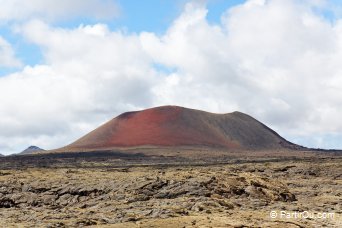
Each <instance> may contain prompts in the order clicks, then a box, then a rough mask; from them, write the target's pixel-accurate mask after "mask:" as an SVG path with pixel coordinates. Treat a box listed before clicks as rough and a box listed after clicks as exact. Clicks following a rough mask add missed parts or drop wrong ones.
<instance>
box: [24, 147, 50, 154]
mask: <svg viewBox="0 0 342 228" xmlns="http://www.w3.org/2000/svg"><path fill="white" fill-rule="evenodd" d="M41 151H45V150H44V149H41V148H39V147H38V146H29V147H28V148H26V149H25V150H23V151H22V152H20V153H19V154H34V153H36V152H41Z"/></svg>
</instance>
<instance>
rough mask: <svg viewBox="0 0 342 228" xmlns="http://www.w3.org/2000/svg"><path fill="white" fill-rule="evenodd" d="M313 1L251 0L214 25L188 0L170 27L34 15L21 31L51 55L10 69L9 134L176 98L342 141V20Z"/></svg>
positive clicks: (78, 131)
mask: <svg viewBox="0 0 342 228" xmlns="http://www.w3.org/2000/svg"><path fill="white" fill-rule="evenodd" d="M310 4H311V3H310V2H309V1H303V2H301V3H298V1H290V0H289V1H281V0H272V1H248V2H246V3H245V4H243V5H240V6H238V7H235V8H233V9H231V10H229V11H227V12H226V13H225V14H224V15H223V16H222V23H221V24H218V25H212V24H210V23H208V21H207V20H206V14H207V10H206V8H205V7H204V5H203V4H192V3H189V4H187V5H186V7H185V9H184V12H183V13H182V14H181V15H180V16H179V17H178V18H177V19H176V20H175V21H174V22H173V24H172V25H171V26H170V27H169V29H168V30H167V32H166V33H165V34H163V35H162V36H159V35H156V34H154V33H147V32H143V33H141V34H126V33H124V32H121V31H110V29H109V28H108V27H107V26H106V25H104V24H95V25H85V26H83V25H81V26H79V27H78V28H75V29H63V28H55V27H52V26H50V25H48V24H46V23H44V22H42V21H41V20H31V21H30V22H28V23H25V24H24V25H23V26H21V27H20V28H19V29H18V32H19V34H21V35H22V36H24V37H25V39H27V40H28V41H29V42H32V43H34V44H35V45H38V46H39V47H41V49H42V51H43V56H44V60H45V63H44V64H41V65H36V66H27V67H25V68H24V69H23V70H22V71H20V72H17V73H15V74H12V75H8V76H6V77H3V78H0V103H1V106H0V135H1V137H0V145H1V147H2V148H7V149H3V150H7V153H8V152H13V151H15V150H17V151H18V148H21V149H24V147H26V146H28V145H29V144H37V145H38V146H42V147H45V148H48V149H50V148H54V147H58V146H63V145H65V144H66V143H69V142H71V141H72V140H74V139H76V138H77V137H78V136H81V135H82V134H84V133H86V132H87V131H89V130H91V129H92V128H94V127H96V126H97V125H98V124H99V123H100V122H103V121H106V120H108V119H110V118H111V117H113V116H115V115H117V114H119V113H120V112H124V111H129V110H134V109H139V108H147V107H150V106H155V105H163V104H175V105H182V106H186V107H192V108H198V109H204V110H208V111H214V112H230V111H234V110H240V111H244V112H246V113H249V114H251V115H252V116H255V117H256V118H258V119H260V120H261V121H263V122H265V123H267V124H269V125H271V126H272V127H273V128H275V129H276V130H278V131H279V132H280V133H281V134H282V135H285V136H288V137H290V138H291V139H295V138H298V136H300V137H299V140H298V142H305V141H307V142H309V141H308V140H307V139H308V137H310V136H312V138H313V140H311V141H310V145H312V146H315V145H318V146H329V145H330V146H331V145H338V146H340V147H342V144H338V141H340V142H341V141H342V140H341V138H339V136H340V135H341V134H340V133H341V132H342V123H341V121H340V113H342V92H341V91H342V65H341V64H340V60H341V59H342V20H338V19H337V20H336V21H335V23H333V24H332V23H330V22H328V21H326V20H325V19H324V18H322V17H321V16H320V15H318V14H316V13H315V11H313V10H312V8H311V5H310ZM318 5H319V4H318V3H315V5H314V6H315V7H318ZM156 65H159V66H162V68H158V67H156ZM163 67H165V68H166V69H171V70H170V71H171V72H168V71H167V70H166V71H164V70H163ZM325 135H333V136H334V140H333V141H331V140H326V139H327V137H326V136H325ZM321 139H323V140H321ZM325 141H326V143H325ZM14 143H15V144H16V146H13V144H14ZM334 143H335V144H334Z"/></svg>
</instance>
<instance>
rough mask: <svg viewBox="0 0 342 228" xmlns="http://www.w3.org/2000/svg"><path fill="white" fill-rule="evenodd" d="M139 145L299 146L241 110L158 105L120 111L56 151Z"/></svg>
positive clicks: (233, 147)
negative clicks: (115, 115)
mask: <svg viewBox="0 0 342 228" xmlns="http://www.w3.org/2000/svg"><path fill="white" fill-rule="evenodd" d="M141 146H154V147H158V146H160V147H163V148H164V147H182V146H187V147H196V148H221V149H224V150H231V149H234V150H236V149H252V150H266V149H284V148H287V149H300V148H302V147H300V146H297V145H295V144H293V143H290V142H288V141H287V140H285V139H284V138H282V137H281V136H279V135H278V134H277V133H276V132H275V131H273V130H272V129H270V128H268V127H267V126H266V125H264V124H262V123H261V122H259V121H257V120H256V119H254V118H252V117H251V116H249V115H246V114H244V113H241V112H233V113H228V114H214V113H209V112H204V111H199V110H194V109H188V108H183V107H178V106H162V107H156V108H151V109H146V110H142V111H136V112H126V113H123V114H121V115H119V116H117V117H116V118H114V119H112V120H110V121H109V122H107V123H105V124H104V125H102V126H100V127H98V128H96V129H95V130H93V131H92V132H90V133H88V134H87V135H85V136H83V137H82V138H80V139H78V140H77V141H75V142H74V143H72V144H70V145H68V146H66V147H64V148H61V149H59V151H85V150H93V151H96V150H104V149H111V148H112V149H115V148H136V147H141Z"/></svg>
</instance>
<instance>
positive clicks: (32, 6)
mask: <svg viewBox="0 0 342 228" xmlns="http://www.w3.org/2000/svg"><path fill="white" fill-rule="evenodd" d="M0 5H1V7H0V21H1V20H2V21H13V20H27V19H30V18H41V19H48V20H66V19H69V18H74V17H82V16H86V17H93V18H96V19H108V18H113V17H116V16H118V14H119V9H118V6H117V5H116V4H115V2H113V1H110V0H72V1H70V0H30V1H27V0H10V1H8V0H0Z"/></svg>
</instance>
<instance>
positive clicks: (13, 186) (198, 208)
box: [0, 152, 342, 228]
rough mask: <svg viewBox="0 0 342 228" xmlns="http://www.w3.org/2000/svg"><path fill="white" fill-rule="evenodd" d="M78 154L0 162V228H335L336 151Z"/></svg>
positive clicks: (339, 193)
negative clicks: (214, 156) (211, 156)
mask: <svg viewBox="0 0 342 228" xmlns="http://www.w3.org/2000/svg"><path fill="white" fill-rule="evenodd" d="M311 153H312V155H315V153H313V152H311ZM85 154H87V153H82V156H81V155H80V156H75V154H71V155H70V157H65V156H64V157H63V156H58V155H54V157H51V155H50V158H49V157H47V156H39V155H32V156H29V155H25V156H18V157H14V156H13V157H3V158H1V161H0V169H1V171H0V226H2V227H83V226H89V227H284V228H285V227H342V220H341V219H342V215H341V211H342V188H341V186H342V166H341V162H342V157H341V156H339V154H338V153H337V154H334V155H332V154H330V155H329V156H327V155H324V154H323V155H322V154H321V155H315V156H306V157H305V156H302V157H301V158H299V157H297V158H294V157H273V158H272V157H268V158H267V159H265V157H267V156H260V157H248V158H247V157H245V158H243V156H240V158H239V159H237V157H235V158H234V156H232V157H225V158H224V157H218V159H220V161H221V162H218V161H217V160H216V161H210V160H206V159H198V160H191V161H190V160H187V159H186V158H172V157H170V158H168V159H166V158H164V157H150V158H145V157H143V156H142V158H138V156H134V158H132V157H130V156H128V155H126V156H125V157H122V156H121V154H120V153H119V154H112V156H109V155H108V154H106V153H104V154H101V153H97V154H96V156H95V155H94V156H92V155H91V153H89V154H88V157H86V156H85ZM241 157H242V158H243V159H241ZM288 213H290V214H288ZM291 213H292V214H291ZM294 213H298V214H301V217H299V216H297V217H295V214H294ZM272 216H273V217H272ZM323 216H324V218H321V217H323ZM318 217H319V218H318Z"/></svg>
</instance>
